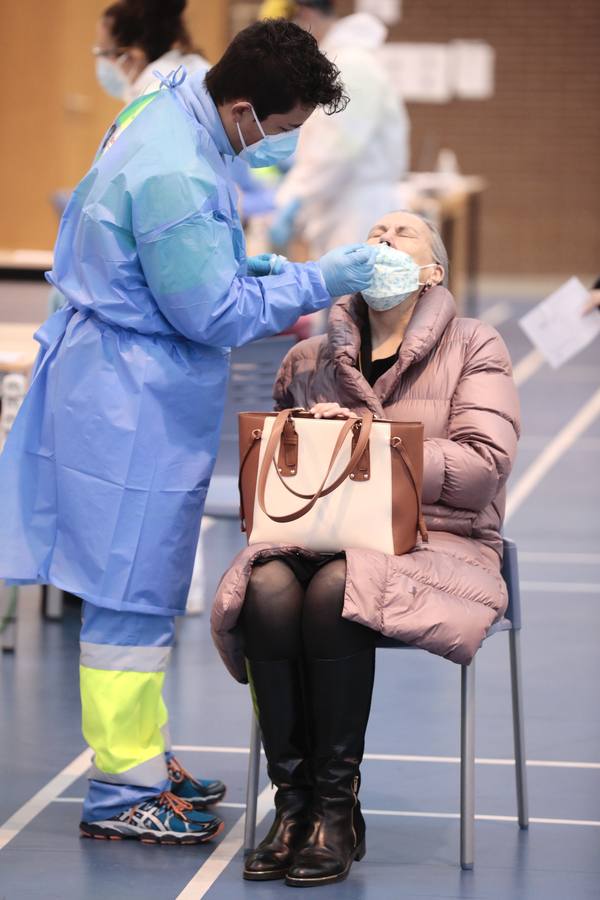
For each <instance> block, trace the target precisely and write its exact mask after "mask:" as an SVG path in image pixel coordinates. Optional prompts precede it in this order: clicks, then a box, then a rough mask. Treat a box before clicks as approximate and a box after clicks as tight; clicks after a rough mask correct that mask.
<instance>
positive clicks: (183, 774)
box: [167, 756, 196, 784]
mask: <svg viewBox="0 0 600 900" xmlns="http://www.w3.org/2000/svg"><path fill="white" fill-rule="evenodd" d="M167 768H168V770H169V778H170V779H171V781H174V782H175V784H181V782H182V781H184V780H185V779H186V778H189V779H190V781H195V780H196V779H195V778H194V776H193V775H192V774H191V773H190V772H188V770H187V769H184V767H183V766H182V765H181V763H180V762H179V760H177V759H175V757H174V756H172V757H171V759H170V760H169V763H168V766H167Z"/></svg>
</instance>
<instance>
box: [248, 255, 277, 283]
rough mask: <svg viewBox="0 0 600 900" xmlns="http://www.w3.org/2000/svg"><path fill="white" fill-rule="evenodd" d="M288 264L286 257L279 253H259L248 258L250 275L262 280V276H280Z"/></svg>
mask: <svg viewBox="0 0 600 900" xmlns="http://www.w3.org/2000/svg"><path fill="white" fill-rule="evenodd" d="M286 262H287V259H286V258H285V256H279V255H278V254H277V253H259V254H258V256H250V257H248V260H247V263H248V275H254V276H255V277H257V278H260V277H261V276H262V275H280V274H281V273H282V272H283V269H284V266H285V264H286Z"/></svg>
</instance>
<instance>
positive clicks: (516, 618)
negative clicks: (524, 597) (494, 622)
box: [502, 538, 521, 631]
mask: <svg viewBox="0 0 600 900" xmlns="http://www.w3.org/2000/svg"><path fill="white" fill-rule="evenodd" d="M502 544H503V546H504V555H503V558H502V577H503V578H504V581H505V583H506V589H507V591H508V607H507V609H506V614H505V615H506V618H507V619H510V621H511V622H512V627H513V630H514V631H518V630H519V628H520V627H521V590H520V587H519V559H518V555H517V545H516V544H515V542H514V541H511V540H510V539H509V538H503V539H502Z"/></svg>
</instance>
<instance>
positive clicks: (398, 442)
mask: <svg viewBox="0 0 600 900" xmlns="http://www.w3.org/2000/svg"><path fill="white" fill-rule="evenodd" d="M391 444H392V447H393V449H394V450H397V451H398V453H399V454H400V458H401V459H402V462H403V463H404V466H405V468H406V471H407V472H408V474H409V476H410V480H411V482H412V486H413V489H414V492H415V496H416V498H417V517H418V518H417V521H418V528H419V531H420V532H421V537H422V539H423V541H424V542H425V543H427V542H428V541H429V532H428V531H427V526H426V525H425V519H424V517H423V513H422V510H421V494H420V493H419V489H418V487H417V477H416V475H415V470H414V469H413V465H412V463H411V461H410V457H409V455H408V453H407V452H406V448H405V446H404V442H403V441H402V438H401V437H393V438H392V440H391Z"/></svg>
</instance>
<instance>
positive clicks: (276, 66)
mask: <svg viewBox="0 0 600 900" xmlns="http://www.w3.org/2000/svg"><path fill="white" fill-rule="evenodd" d="M206 86H207V88H208V91H209V93H210V95H211V97H212V99H213V100H214V102H215V103H216V104H217V105H219V104H222V103H228V102H230V101H232V100H242V99H244V100H249V101H250V103H251V104H252V106H253V107H254V109H255V111H256V115H257V116H258V118H259V120H261V121H263V120H264V119H266V118H267V117H268V116H270V115H273V113H287V112H289V111H290V110H291V109H293V108H294V106H296V104H297V103H300V104H301V105H302V106H307V107H314V106H322V107H323V108H324V110H325V112H326V113H327V114H328V115H331V114H332V113H336V112H341V111H342V110H343V109H345V108H346V105H347V104H348V97H347V96H346V94H345V93H344V85H343V84H342V82H341V80H340V71H339V69H338V68H337V67H336V66H334V64H333V63H332V62H331V61H330V60H329V59H327V57H326V56H325V55H324V54H323V53H321V51H320V50H319V45H318V44H317V42H316V40H315V39H314V37H313V36H312V35H311V34H309V33H308V32H307V31H305V30H304V29H303V28H300V27H299V26H298V25H295V24H294V23H293V22H288V21H287V20H286V19H266V20H264V21H262V22H255V23H254V25H250V26H248V28H244V30H243V31H240V32H239V34H237V35H236V36H235V37H234V39H233V40H232V42H231V43H230V45H229V47H228V48H227V50H226V51H225V53H224V54H223V56H222V57H221V59H220V60H219V62H218V63H217V64H216V65H215V66H213V68H212V69H211V70H210V71H209V72H208V73H207V75H206Z"/></svg>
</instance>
